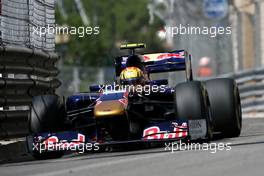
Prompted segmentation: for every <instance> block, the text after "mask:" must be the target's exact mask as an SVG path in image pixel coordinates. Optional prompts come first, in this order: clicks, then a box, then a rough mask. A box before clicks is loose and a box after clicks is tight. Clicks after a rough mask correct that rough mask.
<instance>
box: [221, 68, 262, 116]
mask: <svg viewBox="0 0 264 176" xmlns="http://www.w3.org/2000/svg"><path fill="white" fill-rule="evenodd" d="M222 77H231V78H234V79H235V80H236V82H237V85H238V87H239V91H240V97H241V105H242V113H243V116H244V117H260V116H263V114H264V68H258V69H254V70H248V71H241V72H237V73H234V74H227V75H224V76H222Z"/></svg>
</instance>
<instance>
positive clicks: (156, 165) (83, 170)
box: [0, 118, 264, 176]
mask: <svg viewBox="0 0 264 176" xmlns="http://www.w3.org/2000/svg"><path fill="white" fill-rule="evenodd" d="M213 142H215V143H218V144H219V143H231V150H229V151H227V150H224V151H216V153H212V152H213V150H209V151H203V150H194V149H193V150H183V151H175V152H174V153H172V152H171V151H168V150H167V151H165V148H164V147H159V148H151V149H143V150H132V151H122V152H120V151H119V152H105V153H96V154H94V153H93V154H85V155H77V156H73V155H68V156H65V157H64V158H62V159H54V160H42V161H27V162H19V163H9V164H3V165H0V175H1V176H5V175H10V176H13V175H15V176H22V175H27V176H31V175H37V176H53V175H55V176H57V175H64V176H65V175H77V176H80V175H85V176H101V175H105V176H130V175H131V176H135V175H145V176H147V175H150V176H156V175H157V176H160V175H168V176H172V175H181V176H185V175H188V176H189V175H203V176H207V175H208V176H223V175H224V176H227V175H230V176H236V175H237V176H249V175H252V176H256V175H259V176H263V175H264V118H259V119H244V121H243V130H242V134H241V136H240V137H239V138H231V139H221V140H217V141H213Z"/></svg>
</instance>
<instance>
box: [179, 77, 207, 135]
mask: <svg viewBox="0 0 264 176" xmlns="http://www.w3.org/2000/svg"><path fill="white" fill-rule="evenodd" d="M174 102H175V112H176V120H184V121H188V120H200V119H205V120H206V123H207V124H206V125H207V136H206V137H207V139H208V140H210V139H211V138H212V125H211V112H210V104H209V99H208V95H207V91H206V89H205V87H204V85H203V84H202V83H201V82H198V81H192V82H186V83H181V84H178V85H177V86H176V88H175V101H174Z"/></svg>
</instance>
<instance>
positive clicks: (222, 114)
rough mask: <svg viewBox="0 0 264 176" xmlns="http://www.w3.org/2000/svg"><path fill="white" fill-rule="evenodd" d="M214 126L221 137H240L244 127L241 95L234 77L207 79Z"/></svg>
mask: <svg viewBox="0 0 264 176" xmlns="http://www.w3.org/2000/svg"><path fill="white" fill-rule="evenodd" d="M206 89H207V91H208V95H209V99H210V104H211V110H212V120H213V128H214V131H215V132H221V137H238V136H239V135H240V132H241V127H242V113H241V103H240V96H239V91H238V88H237V85H236V83H235V81H234V80H233V79H229V78H221V79H213V80H209V81H206Z"/></svg>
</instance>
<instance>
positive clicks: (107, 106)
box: [94, 100, 125, 118]
mask: <svg viewBox="0 0 264 176" xmlns="http://www.w3.org/2000/svg"><path fill="white" fill-rule="evenodd" d="M124 113H125V107H124V105H123V104H122V103H121V102H119V101H118V100H111V101H103V102H100V103H98V104H97V105H96V106H95V108H94V116H95V118H104V117H111V116H118V115H123V114H124Z"/></svg>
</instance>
